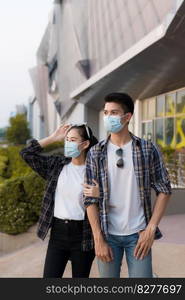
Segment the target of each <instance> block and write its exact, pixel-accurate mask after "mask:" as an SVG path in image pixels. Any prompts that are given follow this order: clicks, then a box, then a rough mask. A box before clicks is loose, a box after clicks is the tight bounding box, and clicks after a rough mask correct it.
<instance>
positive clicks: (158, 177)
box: [150, 144, 172, 195]
mask: <svg viewBox="0 0 185 300" xmlns="http://www.w3.org/2000/svg"><path fill="white" fill-rule="evenodd" d="M150 162H151V163H150V182H151V187H152V188H153V189H154V190H155V192H156V194H157V195H158V194H159V193H164V194H172V190H171V183H170V179H169V174H168V171H167V169H166V167H165V165H164V162H163V158H162V154H161V153H160V151H159V149H158V148H157V147H156V146H155V145H154V144H152V153H151V160H150Z"/></svg>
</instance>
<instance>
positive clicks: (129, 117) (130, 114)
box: [126, 112, 132, 122]
mask: <svg viewBox="0 0 185 300" xmlns="http://www.w3.org/2000/svg"><path fill="white" fill-rule="evenodd" d="M126 118H127V121H128V122H130V119H131V118H132V113H131V112H128V113H127V117H126Z"/></svg>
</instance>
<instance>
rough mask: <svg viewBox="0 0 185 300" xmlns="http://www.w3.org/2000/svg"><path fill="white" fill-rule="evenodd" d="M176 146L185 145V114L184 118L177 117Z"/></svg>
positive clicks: (178, 147)
mask: <svg viewBox="0 0 185 300" xmlns="http://www.w3.org/2000/svg"><path fill="white" fill-rule="evenodd" d="M176 138H177V144H176V148H177V149H180V148H182V147H185V115H184V116H183V117H182V118H176Z"/></svg>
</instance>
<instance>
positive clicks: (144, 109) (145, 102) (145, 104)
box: [142, 100, 147, 120]
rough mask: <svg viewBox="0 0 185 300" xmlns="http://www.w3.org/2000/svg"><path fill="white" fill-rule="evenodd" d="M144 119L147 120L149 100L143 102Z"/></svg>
mask: <svg viewBox="0 0 185 300" xmlns="http://www.w3.org/2000/svg"><path fill="white" fill-rule="evenodd" d="M142 118H143V120H147V100H143V101H142Z"/></svg>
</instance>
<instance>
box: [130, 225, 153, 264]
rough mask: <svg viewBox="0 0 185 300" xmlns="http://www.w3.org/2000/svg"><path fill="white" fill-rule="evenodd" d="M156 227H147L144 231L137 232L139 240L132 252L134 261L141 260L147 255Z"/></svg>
mask: <svg viewBox="0 0 185 300" xmlns="http://www.w3.org/2000/svg"><path fill="white" fill-rule="evenodd" d="M155 229H156V226H153V227H147V228H146V229H145V230H142V231H140V232H139V239H138V242H137V245H136V247H135V250H134V256H135V257H136V259H143V258H144V257H145V256H146V255H148V253H149V251H150V249H151V247H152V245H153V242H154V237H155Z"/></svg>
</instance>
